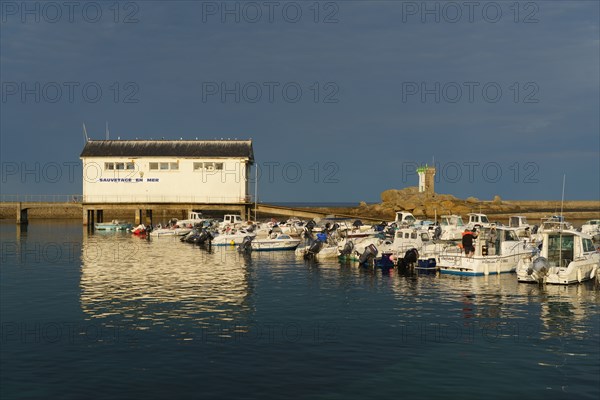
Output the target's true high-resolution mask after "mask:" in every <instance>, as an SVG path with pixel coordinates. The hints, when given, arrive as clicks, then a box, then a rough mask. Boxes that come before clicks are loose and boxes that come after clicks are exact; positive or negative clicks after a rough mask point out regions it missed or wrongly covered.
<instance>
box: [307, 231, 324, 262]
mask: <svg viewBox="0 0 600 400" xmlns="http://www.w3.org/2000/svg"><path fill="white" fill-rule="evenodd" d="M325 242H327V234H326V233H317V240H315V241H314V242H312V244H311V245H310V247H309V248H308V250H307V251H306V253H304V258H312V257H314V256H315V255H317V254H319V252H320V251H321V249H323V246H324V245H325Z"/></svg>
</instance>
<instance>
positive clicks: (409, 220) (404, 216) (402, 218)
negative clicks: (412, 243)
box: [394, 211, 417, 225]
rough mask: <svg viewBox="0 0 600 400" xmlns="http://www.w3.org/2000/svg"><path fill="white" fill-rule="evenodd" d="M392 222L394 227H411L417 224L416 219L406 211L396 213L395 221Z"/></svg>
mask: <svg viewBox="0 0 600 400" xmlns="http://www.w3.org/2000/svg"><path fill="white" fill-rule="evenodd" d="M394 222H395V223H396V225H413V224H414V223H415V222H417V219H416V218H415V217H414V215H412V213H409V212H408V211H396V219H395V220H394Z"/></svg>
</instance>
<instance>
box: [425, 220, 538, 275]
mask: <svg viewBox="0 0 600 400" xmlns="http://www.w3.org/2000/svg"><path fill="white" fill-rule="evenodd" d="M474 246H475V253H474V254H473V255H472V256H470V257H468V256H467V255H466V254H465V253H464V252H463V249H462V248H461V247H462V246H447V247H445V248H444V249H443V250H442V251H441V253H438V254H436V255H435V258H436V264H437V266H438V268H439V269H440V272H441V273H443V274H454V275H490V274H501V273H505V272H513V271H515V269H516V268H517V264H518V263H519V261H520V260H521V259H522V258H524V257H530V256H531V254H532V253H533V252H534V251H535V248H534V247H532V246H531V245H530V244H529V243H528V242H527V241H521V240H519V237H518V236H517V233H516V230H515V229H513V228H508V227H492V228H483V229H482V230H481V231H480V232H479V234H478V235H477V237H476V238H475V240H474ZM430 256H431V255H430V254H429V255H426V257H430Z"/></svg>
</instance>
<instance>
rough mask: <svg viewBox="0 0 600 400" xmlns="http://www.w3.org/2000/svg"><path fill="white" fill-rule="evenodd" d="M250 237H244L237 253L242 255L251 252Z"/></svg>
mask: <svg viewBox="0 0 600 400" xmlns="http://www.w3.org/2000/svg"><path fill="white" fill-rule="evenodd" d="M252 239H253V237H252V236H246V237H244V240H243V241H242V244H240V245H239V246H238V248H237V249H238V251H239V252H244V253H249V252H251V251H252Z"/></svg>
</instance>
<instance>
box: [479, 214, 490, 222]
mask: <svg viewBox="0 0 600 400" xmlns="http://www.w3.org/2000/svg"><path fill="white" fill-rule="evenodd" d="M481 222H483V223H484V224H487V223H489V222H490V220H489V219H488V217H486V216H485V215H482V216H481Z"/></svg>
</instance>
